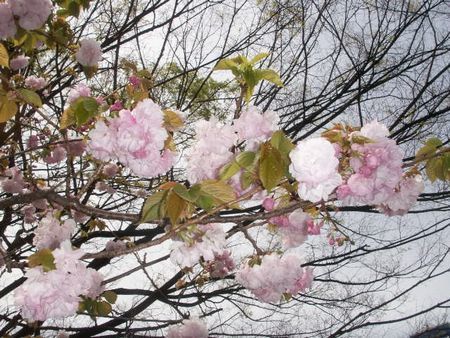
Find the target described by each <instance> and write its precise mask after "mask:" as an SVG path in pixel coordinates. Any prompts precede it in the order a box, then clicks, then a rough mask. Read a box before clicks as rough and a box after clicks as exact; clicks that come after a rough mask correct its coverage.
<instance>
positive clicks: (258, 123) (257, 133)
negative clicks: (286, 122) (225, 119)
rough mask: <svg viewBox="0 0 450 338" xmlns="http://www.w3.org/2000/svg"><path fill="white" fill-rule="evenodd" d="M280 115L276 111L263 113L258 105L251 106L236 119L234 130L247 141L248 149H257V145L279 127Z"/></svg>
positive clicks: (240, 137)
mask: <svg viewBox="0 0 450 338" xmlns="http://www.w3.org/2000/svg"><path fill="white" fill-rule="evenodd" d="M278 122H279V117H278V115H277V113H275V112H274V111H270V110H268V111H266V112H265V113H261V111H260V109H259V108H258V107H256V106H249V107H248V108H246V109H245V110H243V111H242V112H241V115H240V116H239V118H238V119H236V120H234V125H233V127H234V130H235V131H236V133H237V135H238V137H239V139H240V140H246V141H247V149H248V150H256V147H257V145H258V144H259V143H260V142H262V141H265V140H267V139H268V138H269V137H270V136H271V135H272V133H273V132H274V131H275V130H277V129H278Z"/></svg>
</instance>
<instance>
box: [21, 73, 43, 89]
mask: <svg viewBox="0 0 450 338" xmlns="http://www.w3.org/2000/svg"><path fill="white" fill-rule="evenodd" d="M25 86H27V87H28V88H30V89H34V90H41V89H44V88H45V87H46V86H47V80H45V79H44V78H43V77H37V76H35V75H31V76H28V77H27V78H26V79H25Z"/></svg>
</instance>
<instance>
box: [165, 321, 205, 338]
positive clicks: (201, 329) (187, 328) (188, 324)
mask: <svg viewBox="0 0 450 338" xmlns="http://www.w3.org/2000/svg"><path fill="white" fill-rule="evenodd" d="M166 338H208V328H207V327H206V324H205V323H204V322H202V321H201V320H199V319H197V318H192V319H185V320H183V323H182V324H181V326H171V327H170V328H169V330H168V331H167V334H166Z"/></svg>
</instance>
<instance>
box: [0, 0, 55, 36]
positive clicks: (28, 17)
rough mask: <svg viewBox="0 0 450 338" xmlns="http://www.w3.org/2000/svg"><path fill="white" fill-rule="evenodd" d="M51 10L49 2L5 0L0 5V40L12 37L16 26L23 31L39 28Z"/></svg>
mask: <svg viewBox="0 0 450 338" xmlns="http://www.w3.org/2000/svg"><path fill="white" fill-rule="evenodd" d="M52 9H53V4H52V2H51V1H50V0H7V1H6V2H5V3H0V39H9V38H12V37H14V35H15V34H16V32H17V26H16V22H15V20H14V17H17V19H18V21H17V23H18V25H19V26H20V27H22V28H23V29H25V30H33V29H39V28H41V27H42V26H43V25H44V23H45V22H46V21H47V19H48V17H49V16H50V14H51V12H52Z"/></svg>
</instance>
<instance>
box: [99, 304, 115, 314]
mask: <svg viewBox="0 0 450 338" xmlns="http://www.w3.org/2000/svg"><path fill="white" fill-rule="evenodd" d="M111 311H112V306H111V304H109V303H108V302H103V301H102V302H98V303H97V313H98V315H99V316H107V315H109V314H110V313H111Z"/></svg>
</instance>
